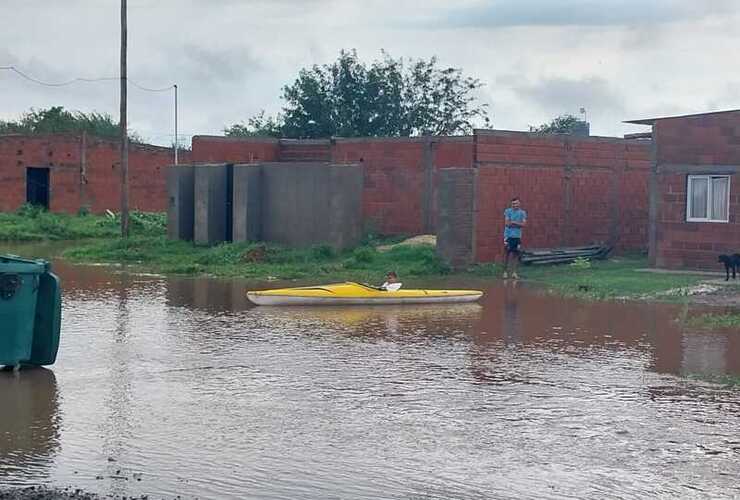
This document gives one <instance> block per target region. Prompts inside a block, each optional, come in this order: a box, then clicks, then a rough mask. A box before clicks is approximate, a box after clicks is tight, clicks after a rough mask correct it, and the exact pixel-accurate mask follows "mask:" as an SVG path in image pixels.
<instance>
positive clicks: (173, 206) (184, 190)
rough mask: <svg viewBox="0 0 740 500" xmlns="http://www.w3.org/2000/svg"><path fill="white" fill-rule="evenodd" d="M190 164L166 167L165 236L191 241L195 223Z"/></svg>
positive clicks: (192, 179) (193, 184) (192, 176)
mask: <svg viewBox="0 0 740 500" xmlns="http://www.w3.org/2000/svg"><path fill="white" fill-rule="evenodd" d="M194 174H195V171H194V168H193V166H192V165H179V166H177V167H175V166H171V167H168V168H167V196H168V207H167V237H168V238H170V239H173V240H185V241H192V240H193V238H194V236H195V235H194V232H193V228H194V224H195V197H194V189H195V178H194Z"/></svg>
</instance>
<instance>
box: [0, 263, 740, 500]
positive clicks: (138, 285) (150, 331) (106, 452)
mask: <svg viewBox="0 0 740 500" xmlns="http://www.w3.org/2000/svg"><path fill="white" fill-rule="evenodd" d="M26 250H27V251H26V253H28V252H29V251H32V250H28V249H26ZM16 253H19V252H16ZM55 270H56V271H57V272H58V274H59V275H60V276H61V278H62V280H63V286H64V306H63V321H62V342H61V347H60V353H59V358H58V361H57V364H56V365H54V366H53V367H51V369H49V370H46V369H37V370H28V371H22V372H21V373H20V374H18V375H13V374H11V373H1V374H0V401H2V411H0V487H2V486H5V487H7V486H25V485H36V484H47V485H52V486H59V487H67V486H72V487H74V488H82V489H84V490H86V491H89V492H97V493H100V494H103V495H142V494H148V495H150V497H151V498H161V497H164V498H173V497H175V496H177V495H180V496H181V497H183V498H193V497H199V498H219V499H220V498H224V499H229V498H267V499H278V498H280V499H315V498H321V499H339V498H341V499H370V498H393V499H453V498H454V499H490V498H599V499H602V498H638V497H651V498H675V497H679V498H733V497H736V498H737V497H740V483H739V482H738V480H737V478H738V476H739V475H740V431H738V429H740V389H737V388H734V389H733V388H727V387H725V386H722V385H718V384H712V383H708V382H704V381H701V378H706V377H714V376H721V375H734V376H738V375H740V332H737V331H691V330H686V329H685V328H683V327H682V326H681V325H680V324H679V323H678V322H676V318H677V317H679V316H680V315H681V313H682V310H681V307H679V306H669V305H655V304H604V303H585V302H579V301H574V300H563V299H559V298H555V297H551V296H546V295H543V294H541V293H538V292H537V291H535V290H532V289H529V288H527V287H526V284H525V283H521V284H519V286H513V285H511V284H510V285H509V286H503V285H502V284H500V283H498V284H495V285H493V286H490V285H489V286H486V287H485V291H486V295H485V297H484V300H483V301H482V302H481V303H480V304H472V305H471V304H460V305H450V306H438V305H437V306H434V305H430V306H407V307H351V308H336V307H331V308H329V307H327V308H318V307H317V308H261V307H252V306H250V305H249V304H248V303H247V301H246V299H245V297H244V289H245V287H246V286H247V285H246V284H245V283H243V282H239V281H222V280H212V279H201V278H199V279H182V278H164V277H160V276H141V275H133V274H128V273H126V272H122V271H121V270H120V269H116V268H112V269H111V268H103V267H73V266H70V265H67V264H64V263H63V262H55ZM407 281H408V280H407ZM481 283H484V282H467V283H465V282H452V281H450V282H445V283H444V285H447V286H450V287H452V286H456V287H457V286H471V287H472V286H475V287H480V286H482V285H481ZM408 285H411V283H409V284H408ZM437 285H440V283H437Z"/></svg>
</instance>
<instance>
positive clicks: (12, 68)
mask: <svg viewBox="0 0 740 500" xmlns="http://www.w3.org/2000/svg"><path fill="white" fill-rule="evenodd" d="M0 70H6V71H12V72H14V73H16V74H17V75H18V76H20V77H22V78H25V79H26V80H28V81H31V82H34V83H37V84H39V85H43V86H45V87H66V86H67V85H72V84H73V83H77V82H83V83H92V82H108V81H115V80H120V79H121V78H120V77H117V76H107V77H101V78H83V77H77V78H73V79H71V80H67V81H65V82H54V83H52V82H45V81H42V80H39V79H38V78H34V77H32V76H30V75H28V74H26V73H24V72H23V71H21V70H19V69H18V68H16V67H15V66H0ZM126 81H127V82H128V83H130V84H131V85H133V86H134V87H136V88H137V89H139V90H143V91H145V92H167V91H168V90H172V89H174V88H175V85H170V86H168V87H162V88H156V89H154V88H149V87H145V86H143V85H140V84H138V83H136V82H135V81H134V80H131V79H130V78H127V79H126Z"/></svg>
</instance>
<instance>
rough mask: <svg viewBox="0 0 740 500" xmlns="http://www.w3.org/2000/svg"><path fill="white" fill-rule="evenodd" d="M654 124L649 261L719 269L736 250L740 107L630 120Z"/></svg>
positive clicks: (739, 225)
mask: <svg viewBox="0 0 740 500" xmlns="http://www.w3.org/2000/svg"><path fill="white" fill-rule="evenodd" d="M628 123H636V124H643V125H651V126H652V135H653V138H654V151H653V161H652V168H651V177H650V215H649V242H650V262H651V264H652V265H654V266H657V267H665V268H709V269H717V267H718V265H719V264H718V263H717V256H718V255H719V254H730V253H740V191H738V186H737V180H738V179H737V175H738V173H740V110H731V111H721V112H715V113H702V114H696V115H685V116H676V117H664V118H649V119H644V120H633V121H630V122H628Z"/></svg>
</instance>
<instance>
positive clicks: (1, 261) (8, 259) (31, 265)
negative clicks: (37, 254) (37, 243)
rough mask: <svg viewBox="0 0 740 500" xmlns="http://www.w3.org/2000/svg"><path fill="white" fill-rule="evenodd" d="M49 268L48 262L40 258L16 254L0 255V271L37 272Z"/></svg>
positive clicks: (42, 271)
mask: <svg viewBox="0 0 740 500" xmlns="http://www.w3.org/2000/svg"><path fill="white" fill-rule="evenodd" d="M48 270H49V263H48V262H47V261H45V260H41V259H33V260H32V259H24V258H22V257H19V256H17V255H12V254H4V255H0V273H38V274H42V273H45V272H46V271H48Z"/></svg>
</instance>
